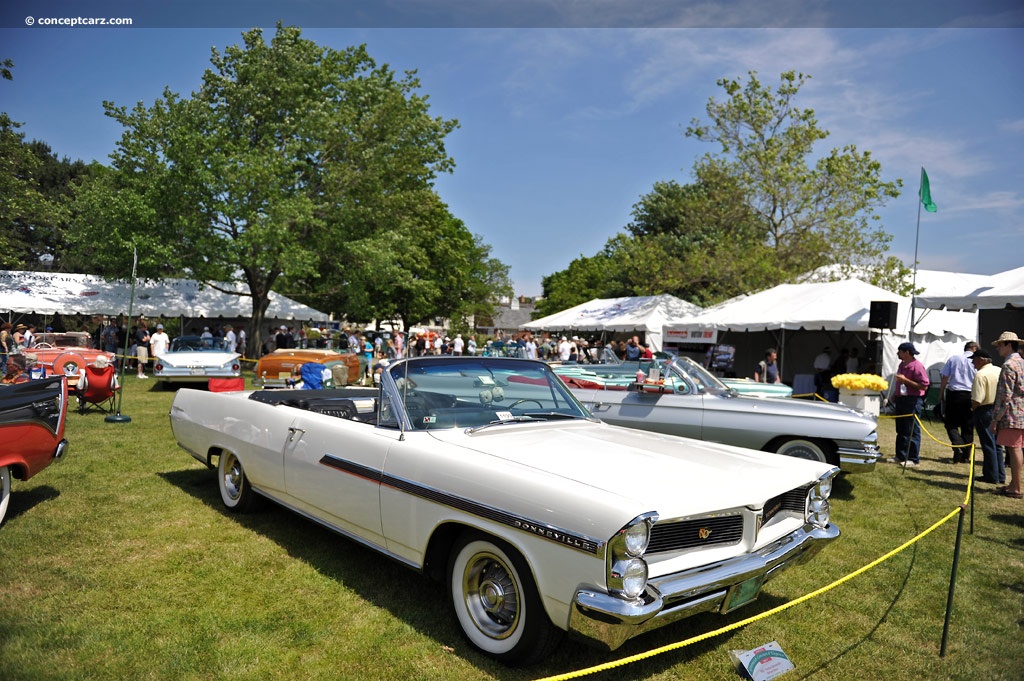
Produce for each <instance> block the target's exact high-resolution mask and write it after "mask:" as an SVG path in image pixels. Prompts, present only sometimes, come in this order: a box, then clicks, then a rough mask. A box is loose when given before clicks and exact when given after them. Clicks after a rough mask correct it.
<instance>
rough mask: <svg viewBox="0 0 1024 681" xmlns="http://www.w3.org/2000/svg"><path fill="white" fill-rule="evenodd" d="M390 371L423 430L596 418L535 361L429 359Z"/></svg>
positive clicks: (401, 397) (409, 413) (400, 396)
mask: <svg viewBox="0 0 1024 681" xmlns="http://www.w3.org/2000/svg"><path fill="white" fill-rule="evenodd" d="M388 372H389V374H390V376H391V378H392V379H393V380H394V382H395V385H396V386H397V388H398V392H397V394H398V400H399V402H400V404H401V405H402V408H403V409H404V410H405V413H406V415H407V416H408V418H409V422H410V423H411V424H412V425H413V427H414V428H416V429H417V430H433V429H441V428H473V427H477V426H483V425H487V424H490V423H495V422H499V423H500V422H514V421H520V420H521V421H535V420H552V419H559V420H561V419H566V418H588V417H589V416H590V414H588V413H587V411H586V410H585V409H584V408H583V407H582V406H581V405H580V403H579V402H577V401H576V399H575V398H574V397H572V395H570V394H569V391H568V390H567V389H566V387H565V384H563V383H562V381H561V380H560V379H559V378H558V377H557V376H555V375H554V373H552V371H551V370H550V369H549V368H548V367H547V365H545V364H543V363H541V362H536V361H532V360H518V359H506V358H493V357H450V358H448V357H444V358H441V357H439V358H430V357H425V358H416V359H410V360H406V361H403V362H399V363H397V364H394V365H392V366H391V367H390V368H388Z"/></svg>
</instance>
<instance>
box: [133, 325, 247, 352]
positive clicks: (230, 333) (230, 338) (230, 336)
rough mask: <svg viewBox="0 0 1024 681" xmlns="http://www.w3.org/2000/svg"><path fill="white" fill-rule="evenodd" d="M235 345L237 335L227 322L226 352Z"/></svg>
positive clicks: (225, 331) (232, 350) (225, 334)
mask: <svg viewBox="0 0 1024 681" xmlns="http://www.w3.org/2000/svg"><path fill="white" fill-rule="evenodd" d="M150 342H152V341H150ZM236 345H238V336H236V335H235V330H234V329H233V328H231V325H230V324H227V325H226V326H225V327H224V349H225V350H227V351H228V352H234V351H235V346H236Z"/></svg>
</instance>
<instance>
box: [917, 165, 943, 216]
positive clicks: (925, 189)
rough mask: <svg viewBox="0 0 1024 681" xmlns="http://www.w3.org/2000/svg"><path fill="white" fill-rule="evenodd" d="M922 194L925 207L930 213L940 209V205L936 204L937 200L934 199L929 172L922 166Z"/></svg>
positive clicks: (922, 202)
mask: <svg viewBox="0 0 1024 681" xmlns="http://www.w3.org/2000/svg"><path fill="white" fill-rule="evenodd" d="M920 196H921V204H922V205H923V206H924V209H925V210H926V211H928V212H929V213H934V212H935V211H937V210H938V209H939V208H938V206H936V205H935V202H934V201H932V188H931V185H930V184H928V173H926V172H925V171H924V168H921V194H920Z"/></svg>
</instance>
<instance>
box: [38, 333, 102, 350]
mask: <svg viewBox="0 0 1024 681" xmlns="http://www.w3.org/2000/svg"><path fill="white" fill-rule="evenodd" d="M35 343H36V345H39V344H48V345H50V346H52V347H55V348H58V347H60V348H90V349H91V348H92V337H91V336H89V334H87V333H74V332H72V333H37V334H36V339H35Z"/></svg>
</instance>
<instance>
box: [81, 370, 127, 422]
mask: <svg viewBox="0 0 1024 681" xmlns="http://www.w3.org/2000/svg"><path fill="white" fill-rule="evenodd" d="M120 389H121V386H119V385H117V371H116V370H115V369H114V366H113V365H112V364H107V365H106V366H102V367H96V366H93V365H91V364H87V365H86V366H85V375H84V376H83V377H82V380H80V381H79V382H78V386H77V388H76V392H77V394H78V413H79V414H84V413H85V412H86V411H88V410H89V409H90V408H93V409H97V410H99V411H101V412H103V413H105V414H112V413H114V398H115V396H116V395H117V391H118V390H120Z"/></svg>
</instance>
